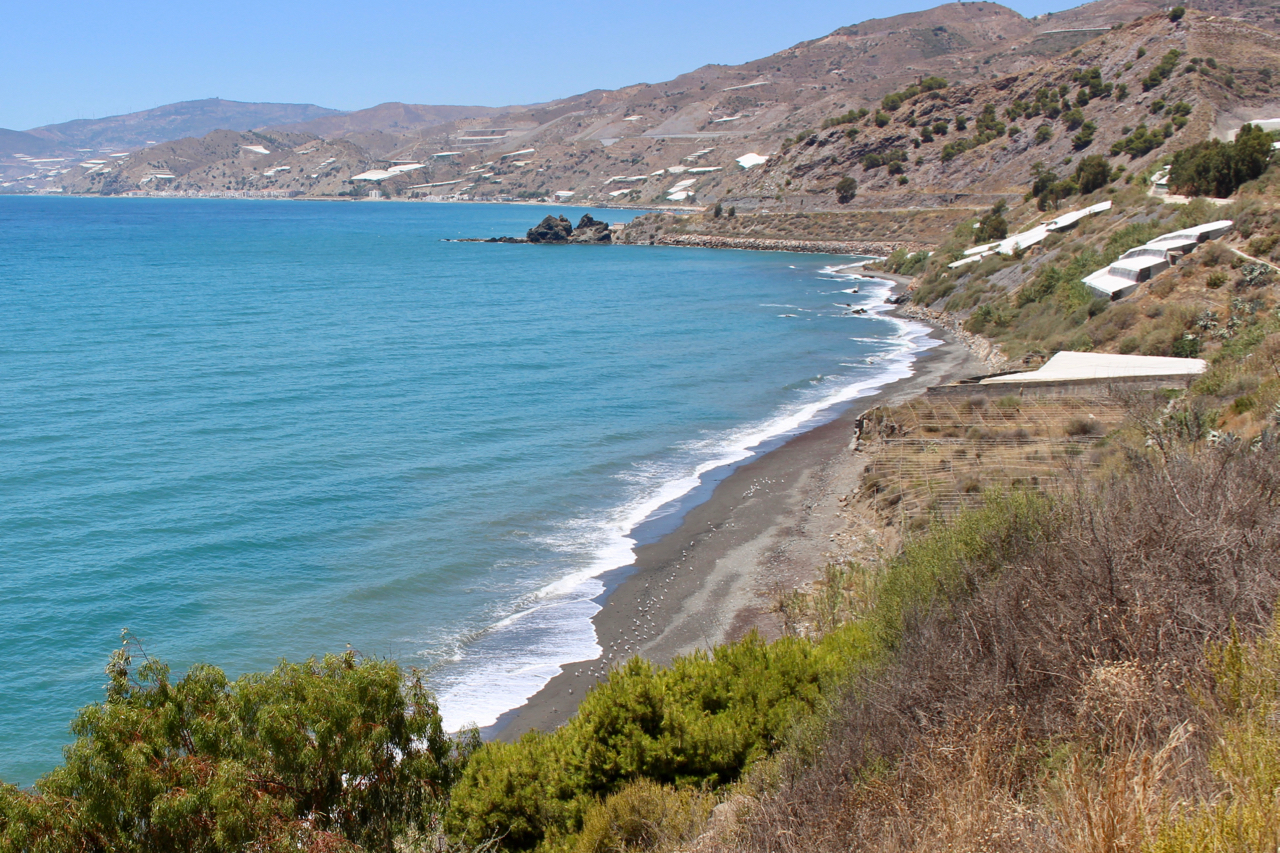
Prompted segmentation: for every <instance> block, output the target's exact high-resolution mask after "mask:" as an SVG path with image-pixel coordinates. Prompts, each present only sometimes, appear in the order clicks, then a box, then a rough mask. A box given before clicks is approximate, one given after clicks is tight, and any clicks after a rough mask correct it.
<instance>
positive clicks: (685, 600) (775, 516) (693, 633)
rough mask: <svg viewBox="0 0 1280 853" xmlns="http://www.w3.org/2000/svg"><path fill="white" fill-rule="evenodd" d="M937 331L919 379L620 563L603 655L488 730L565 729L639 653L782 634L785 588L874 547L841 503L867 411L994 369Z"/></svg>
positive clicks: (822, 429) (739, 476)
mask: <svg viewBox="0 0 1280 853" xmlns="http://www.w3.org/2000/svg"><path fill="white" fill-rule="evenodd" d="M932 336H933V337H934V338H935V339H939V340H941V341H942V342H941V343H940V344H938V345H937V346H935V347H933V348H932V349H929V350H927V351H925V352H924V353H923V354H922V355H921V356H919V357H918V358H917V359H916V361H915V363H914V365H913V369H914V374H913V375H912V376H910V377H908V378H905V379H902V380H899V381H897V382H894V383H892V384H891V385H888V386H886V387H885V388H884V389H882V390H881V391H879V392H877V393H875V394H872V395H870V396H867V397H864V398H860V399H858V400H855V401H853V403H852V404H851V405H850V407H849V408H848V409H847V410H846V411H845V412H844V413H843V414H841V415H840V416H839V417H837V418H836V419H834V420H832V421H829V422H828V423H825V424H823V425H821V426H818V427H815V428H814V429H811V430H809V431H808V432H804V433H801V434H800V435H797V436H795V437H794V438H792V439H790V440H789V441H787V442H786V443H785V444H783V445H782V446H780V447H778V448H776V449H774V450H771V451H769V452H768V453H765V454H763V455H761V456H759V457H757V458H756V459H754V460H752V461H750V462H747V463H745V464H743V465H741V466H740V467H738V468H736V469H735V470H733V471H732V473H730V474H729V476H728V477H726V478H725V479H724V480H723V481H721V482H720V483H719V484H718V485H717V486H716V487H715V488H714V490H713V491H712V493H711V496H710V497H709V498H708V499H707V500H705V501H704V502H702V503H700V504H698V505H697V506H694V507H693V508H692V509H690V510H689V511H688V512H687V514H686V515H685V516H684V518H683V520H682V521H681V523H680V526H679V527H678V528H677V529H676V530H675V531H673V532H671V533H668V534H667V535H665V536H663V537H661V538H660V539H657V540H656V541H653V542H650V543H648V544H643V545H641V546H639V547H638V548H637V549H636V560H635V563H634V565H633V566H632V567H629V568H628V569H625V570H620V572H622V577H623V579H622V580H621V582H620V583H618V582H616V581H614V582H612V583H609V586H610V590H609V591H608V592H606V593H605V596H604V598H603V599H602V601H601V604H602V607H603V609H602V610H601V611H600V612H599V613H597V614H596V616H595V618H594V622H595V626H596V635H597V637H598V638H599V642H600V645H601V646H602V647H603V648H604V654H603V656H602V657H601V658H598V659H596V660H591V661H583V662H580V663H576V664H570V665H567V666H564V667H562V668H561V673H560V674H559V675H558V676H556V677H555V678H553V679H552V680H551V681H550V682H548V683H547V684H546V686H544V687H543V688H542V690H540V691H539V692H538V693H537V694H536V695H534V696H533V697H532V698H531V699H530V700H529V701H528V702H526V703H525V704H524V705H522V706H521V707H519V708H516V709H514V710H512V711H510V712H508V713H507V714H505V715H503V717H502V718H501V719H499V720H498V722H497V723H496V724H495V725H494V726H493V727H491V728H490V729H489V730H488V731H487V732H486V734H488V735H489V736H492V737H496V738H499V739H502V740H515V739H517V738H518V737H519V736H520V735H522V734H524V733H525V732H528V731H534V730H537V731H550V730H552V729H554V728H556V727H557V726H560V725H562V724H563V723H564V722H565V721H567V720H568V719H569V717H570V716H571V715H572V714H573V712H574V711H575V710H576V708H577V706H578V702H579V701H581V699H582V697H583V696H584V695H585V693H586V692H587V691H588V690H589V689H590V687H591V686H592V685H593V684H594V683H595V682H596V681H598V680H600V679H601V678H602V677H603V676H605V675H607V673H608V672H609V670H610V669H611V668H612V667H615V666H617V665H619V664H621V663H622V662H624V661H626V660H627V659H629V658H631V657H634V656H636V655H639V656H641V657H644V658H647V659H649V660H651V661H654V662H655V663H658V664H667V663H670V661H671V660H672V658H674V657H676V656H678V655H681V654H686V653H688V652H691V651H693V650H695V649H698V648H702V649H707V650H710V649H712V648H714V647H715V646H717V645H719V644H721V643H725V642H731V641H733V640H736V639H738V638H740V637H742V636H744V635H746V634H747V633H748V632H749V631H750V630H751V629H752V628H754V629H756V630H758V631H759V632H760V633H761V634H762V635H763V636H765V637H766V638H774V637H777V636H779V635H780V634H781V631H782V624H781V620H780V618H779V616H778V614H777V607H776V602H777V601H778V599H779V595H780V594H781V593H784V592H786V591H790V590H793V589H797V588H801V587H803V586H805V585H807V584H810V583H812V582H813V581H814V580H815V579H816V578H818V577H820V576H821V573H822V569H823V567H824V566H825V565H826V564H827V563H829V562H831V561H833V560H840V559H847V558H850V557H858V556H866V552H867V551H869V550H874V548H875V541H874V539H875V537H874V531H872V530H871V529H870V524H871V522H870V520H869V519H860V518H856V517H851V514H850V513H848V512H847V511H846V509H845V508H844V506H843V505H842V503H841V498H842V497H843V496H845V495H849V494H852V493H854V492H856V491H857V489H858V486H859V481H860V478H861V474H862V469H863V467H864V465H865V462H864V461H863V460H862V459H861V454H860V453H859V452H858V451H857V449H856V443H857V422H858V419H859V417H860V416H861V414H862V413H863V412H866V411H867V410H868V409H872V408H874V407H876V406H882V405H896V404H898V403H901V402H904V401H906V400H908V399H911V398H912V397H915V396H917V395H919V394H920V393H922V392H923V391H924V389H925V388H927V387H929V386H930V385H939V384H943V383H945V382H950V381H953V380H955V379H959V378H963V377H967V376H977V375H981V374H983V373H986V372H988V370H987V369H986V368H985V366H984V365H983V364H982V362H981V361H980V360H979V359H978V358H976V357H975V356H974V355H973V354H972V353H970V351H969V350H968V349H966V348H965V346H964V345H963V344H962V343H961V342H960V341H958V340H957V339H956V338H955V337H954V336H953V335H952V334H951V333H949V332H946V331H943V330H935V331H934V332H933V333H932ZM606 581H607V582H608V581H609V579H608V578H606Z"/></svg>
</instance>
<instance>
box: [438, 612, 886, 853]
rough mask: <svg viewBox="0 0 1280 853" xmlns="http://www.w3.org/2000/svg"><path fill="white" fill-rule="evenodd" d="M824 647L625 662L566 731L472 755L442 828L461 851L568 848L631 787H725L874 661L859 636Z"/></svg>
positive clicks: (786, 644)
mask: <svg viewBox="0 0 1280 853" xmlns="http://www.w3.org/2000/svg"><path fill="white" fill-rule="evenodd" d="M850 630H852V631H854V632H855V633H856V632H857V631H859V630H861V629H859V628H857V626H853V627H852V628H851V629H850ZM830 640H831V641H830V642H826V641H824V642H823V643H818V644H814V643H811V642H809V641H807V640H801V639H795V638H784V639H782V640H778V641H776V642H773V643H768V644H766V643H765V642H763V641H761V640H760V639H759V638H758V637H755V636H754V635H752V636H750V637H748V638H747V639H745V640H743V641H741V642H739V643H735V644H733V645H728V646H721V647H719V648H717V649H716V650H715V652H714V653H713V654H706V653H703V652H695V653H694V654H692V655H688V656H685V657H681V658H678V659H677V660H676V661H675V662H674V663H673V664H672V665H671V667H670V668H666V669H660V668H658V667H655V666H654V665H653V664H651V663H649V662H648V661H644V660H640V659H638V658H636V659H632V660H631V661H630V662H628V663H627V664H626V665H625V666H624V667H623V668H622V669H621V670H619V671H617V672H615V673H614V674H613V675H612V676H611V677H610V678H609V680H608V681H607V682H604V683H602V684H601V685H599V686H597V687H596V688H595V689H594V690H593V691H592V692H591V693H590V694H589V695H588V696H587V698H586V699H585V700H583V703H582V705H581V706H580V707H579V709H578V712H577V715H576V716H575V717H574V718H573V719H572V720H570V721H569V722H568V723H567V724H566V725H565V726H564V727H562V728H560V729H558V730H556V731H555V732H553V733H551V734H542V733H530V734H528V735H525V736H524V738H522V739H521V740H520V741H519V742H517V743H514V744H503V743H496V742H495V743H488V744H486V745H485V746H484V748H483V749H481V750H479V751H478V752H476V753H475V754H474V755H473V756H472V757H471V761H470V763H469V764H468V766H467V768H466V771H465V774H464V775H463V777H462V779H461V780H460V782H459V783H458V785H456V786H455V787H454V791H453V797H452V802H451V804H450V809H449V813H448V815H447V817H446V827H447V828H448V829H449V831H450V834H456V835H457V836H460V837H462V838H463V839H464V840H466V841H467V842H470V843H481V842H484V841H486V840H488V839H490V838H499V837H500V838H501V839H502V846H503V849H507V850H528V849H533V848H535V847H538V846H539V845H540V844H543V843H544V842H552V843H553V845H554V843H556V842H557V841H566V840H568V839H569V838H570V837H571V836H572V835H573V834H574V833H577V832H578V831H579V830H580V829H581V828H582V826H583V820H584V816H585V815H586V814H587V812H588V811H589V810H590V809H591V807H592V806H594V805H595V804H597V803H598V802H599V801H600V800H601V799H603V798H605V797H607V796H609V795H610V794H613V793H615V792H617V791H620V790H622V789H623V788H624V787H626V785H627V784H628V783H630V782H634V781H637V780H649V781H650V782H653V783H657V784H662V785H674V786H676V787H677V788H680V789H691V788H692V789H698V788H702V787H704V786H711V787H712V788H715V787H718V786H720V785H724V784H726V783H729V782H733V781H735V780H736V779H737V778H738V777H739V776H740V775H741V774H742V772H743V770H744V769H746V768H747V767H748V766H749V765H750V764H751V763H752V762H754V761H755V760H757V759H759V758H763V757H765V756H767V755H769V754H771V753H772V752H773V751H774V750H776V749H777V748H778V747H779V746H781V744H782V741H783V738H784V737H785V735H786V734H787V733H788V732H789V731H790V729H791V727H792V726H793V725H794V724H795V722H796V720H797V719H799V718H800V717H801V716H803V715H804V714H806V713H808V712H810V711H811V710H812V708H813V707H814V705H815V704H816V703H817V702H818V700H819V695H820V688H821V686H822V685H823V684H824V683H826V682H829V681H830V680H831V679H832V678H839V677H840V675H841V674H842V673H844V672H845V671H846V670H847V668H848V667H849V666H850V665H851V664H852V663H853V662H854V661H855V660H858V659H862V658H867V657H870V656H872V655H874V652H873V649H874V648H875V644H873V643H870V642H866V638H865V637H864V638H862V640H861V641H859V640H858V639H856V638H854V637H853V636H851V635H850V634H848V633H847V632H846V633H845V634H841V635H840V637H839V639H838V640H837V639H836V638H835V637H834V635H833V637H832V638H830Z"/></svg>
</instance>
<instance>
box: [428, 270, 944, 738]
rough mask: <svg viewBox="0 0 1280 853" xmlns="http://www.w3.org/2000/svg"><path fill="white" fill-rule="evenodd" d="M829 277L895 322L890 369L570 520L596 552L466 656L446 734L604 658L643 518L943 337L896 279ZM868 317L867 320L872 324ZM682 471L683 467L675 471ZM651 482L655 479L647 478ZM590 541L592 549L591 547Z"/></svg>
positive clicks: (450, 696)
mask: <svg viewBox="0 0 1280 853" xmlns="http://www.w3.org/2000/svg"><path fill="white" fill-rule="evenodd" d="M820 273H822V274H825V275H829V276H838V277H840V279H841V280H843V281H850V282H856V283H857V284H858V285H859V289H860V295H862V296H864V298H863V299H861V300H859V301H860V302H862V303H864V306H865V307H866V308H867V309H868V313H867V315H865V317H875V318H877V319H879V320H882V321H888V322H891V323H893V324H894V326H895V327H896V334H894V335H892V336H891V337H889V338H880V339H878V340H880V341H884V342H888V343H890V344H896V346H894V348H893V349H891V350H890V351H889V352H888V353H885V354H883V355H881V356H880V357H879V358H880V361H879V362H877V364H878V366H880V367H881V370H879V371H877V374H876V375H875V376H872V377H863V378H861V379H858V380H857V381H853V382H849V383H847V384H844V385H841V386H839V387H837V388H834V389H832V390H831V391H830V392H829V393H827V394H825V395H823V396H821V397H820V398H818V399H815V400H809V401H805V402H803V403H800V404H796V405H793V406H791V407H789V408H788V409H787V410H785V411H782V412H780V413H778V414H777V415H775V416H773V417H771V418H768V419H767V420H764V421H762V422H758V423H755V424H747V425H744V426H742V427H740V428H738V429H735V430H730V431H729V432H727V433H722V434H720V435H718V436H716V437H714V438H711V439H706V440H703V441H695V442H688V443H686V444H685V445H684V446H683V447H682V448H680V450H682V451H683V453H684V454H688V455H690V456H692V457H693V460H690V461H686V462H681V463H674V462H673V463H669V464H668V466H665V467H663V468H662V469H661V470H659V471H655V472H653V473H651V474H650V475H648V476H642V477H640V480H641V485H640V488H639V490H638V493H637V494H635V496H634V497H633V498H632V499H631V500H629V501H626V502H624V503H622V504H620V505H618V506H617V507H615V508H613V509H612V510H609V511H607V512H606V513H604V515H603V517H600V516H597V517H595V518H581V519H576V520H573V521H570V522H568V523H567V524H566V525H565V527H564V530H563V534H562V536H563V538H559V541H557V542H555V543H554V544H555V545H556V546H557V547H558V548H559V549H560V550H562V551H571V552H572V551H577V552H579V553H582V552H583V551H586V552H587V553H588V554H589V557H588V559H586V561H585V564H584V565H583V566H582V568H580V569H578V570H576V571H572V572H570V573H568V574H566V575H564V576H563V577H560V578H558V579H556V580H554V581H552V582H551V583H548V584H546V585H545V586H543V587H542V588H541V589H539V590H537V591H536V592H535V593H533V595H532V596H531V597H530V598H527V599H526V606H525V607H523V608H522V609H519V610H517V611H516V612H514V613H511V614H509V615H507V616H506V617H504V618H503V619H501V620H500V621H498V622H497V623H495V624H494V625H493V626H491V627H490V628H489V629H487V630H485V631H483V632H481V634H480V636H479V637H477V638H476V639H475V640H474V641H473V642H472V643H470V644H468V646H469V647H468V649H467V650H466V652H465V653H464V655H463V661H462V663H463V664H464V665H465V666H466V670H467V673H466V675H465V677H462V678H460V679H459V680H458V681H456V682H454V683H453V684H451V685H449V686H448V687H447V688H446V689H445V690H444V691H442V692H441V694H440V709H441V714H442V716H443V717H444V724H445V728H446V729H448V730H451V731H456V730H458V729H460V728H462V727H463V726H466V725H477V726H480V727H485V726H490V725H493V724H494V723H495V722H497V720H498V718H499V717H501V716H502V715H503V714H504V713H506V712H507V711H510V710H511V709H513V708H516V707H518V706H520V705H521V704H523V703H524V702H526V701H528V700H529V698H531V697H532V696H533V695H534V694H535V693H537V692H538V691H539V690H541V689H542V687H543V686H545V685H546V684H547V682H549V681H550V680H551V679H552V678H554V677H555V676H556V675H558V674H559V673H560V667H561V666H562V665H567V664H571V663H576V662H579V661H585V660H594V659H596V658H598V657H599V656H600V655H601V654H602V652H603V649H602V648H601V647H600V645H599V642H598V639H597V637H596V633H595V625H594V623H593V622H592V621H591V620H592V618H593V617H594V616H595V615H596V613H598V612H599V611H600V606H599V605H598V604H596V603H595V601H594V599H596V598H597V597H598V596H599V595H600V594H601V593H603V592H604V590H605V585H604V582H603V580H602V579H601V578H602V576H603V575H604V574H605V573H607V572H610V571H613V570H614V569H619V568H622V567H625V566H628V565H631V564H632V562H634V558H635V547H636V539H635V530H636V528H637V527H639V526H640V525H641V524H642V523H643V522H645V521H646V520H649V519H651V518H656V517H660V516H661V515H662V514H663V512H664V511H666V512H668V513H669V512H673V511H675V509H674V507H675V505H676V502H677V501H679V500H680V499H681V498H683V497H684V496H686V495H688V494H689V493H690V492H692V491H693V490H694V489H696V488H698V487H699V486H700V485H701V484H702V482H703V478H704V477H705V476H706V475H707V474H709V473H711V472H713V471H715V470H717V469H720V468H723V467H725V466H728V465H734V464H736V463H740V462H742V461H743V460H746V459H749V458H751V457H752V456H754V455H756V454H757V453H758V452H759V449H760V447H761V446H762V445H764V444H766V443H769V442H773V441H775V440H778V439H781V438H783V437H786V436H788V435H791V434H795V433H799V432H802V431H804V430H805V429H808V428H812V427H814V426H817V425H818V423H819V422H821V421H822V420H823V419H824V415H828V414H830V415H832V416H833V415H834V412H833V411H832V410H833V409H835V407H837V406H841V405H842V404H845V403H848V402H850V401H853V400H856V399H857V398H859V397H864V396H868V395H870V394H872V393H875V392H876V391H878V390H880V389H881V388H883V387H884V386H886V385H889V384H890V383H892V382H896V381H898V380H900V379H905V378H907V377H909V376H911V375H912V374H913V373H914V362H915V358H916V356H918V355H919V354H920V353H921V352H923V351H924V350H926V349H929V348H930V347H933V346H936V345H937V343H938V342H937V341H936V340H934V339H932V338H929V337H928V333H929V327H927V326H925V325H924V324H922V323H918V322H916V321H913V320H907V319H903V318H898V317H889V316H885V315H886V314H887V313H888V312H889V311H891V310H892V306H890V305H888V304H886V303H885V302H884V297H885V296H886V295H887V294H888V293H889V292H890V291H891V289H892V287H893V284H892V282H889V281H886V280H884V279H877V278H873V277H869V276H867V275H866V274H859V273H857V272H853V271H851V270H850V268H849V267H848V266H843V267H826V268H823V269H822V270H820ZM865 317H864V319H865ZM672 465H678V468H677V470H672V469H671V466H672ZM646 481H647V482H646ZM586 543H590V545H589V546H588V547H586V548H584V547H583V546H584V544H586Z"/></svg>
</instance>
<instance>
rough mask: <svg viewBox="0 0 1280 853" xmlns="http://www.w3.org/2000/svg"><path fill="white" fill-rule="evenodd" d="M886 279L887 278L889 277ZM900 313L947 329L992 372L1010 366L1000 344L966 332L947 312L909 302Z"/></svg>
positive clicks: (901, 307)
mask: <svg viewBox="0 0 1280 853" xmlns="http://www.w3.org/2000/svg"><path fill="white" fill-rule="evenodd" d="M877 275H882V276H883V275H884V273H877ZM885 277H886V278H887V277H888V276H885ZM895 278H897V277H896V276H895ZM898 312H899V313H900V314H902V315H903V316H904V317H911V318H913V319H916V320H923V321H924V322H926V323H928V324H929V325H931V326H933V327H935V328H940V329H945V330H946V331H948V332H950V333H951V335H952V337H953V338H954V339H955V340H956V341H959V342H960V343H961V344H963V345H964V347H965V348H966V349H968V350H969V352H971V353H973V354H974V356H976V357H977V358H978V359H979V360H980V361H981V362H982V363H983V364H984V365H986V366H987V367H988V368H990V369H991V370H992V371H1000V370H1005V369H1007V368H1008V367H1009V366H1010V361H1009V359H1008V358H1007V357H1006V356H1005V354H1004V353H1002V352H1000V345H999V344H995V343H992V342H991V341H989V340H987V339H986V338H984V337H982V336H981V335H975V334H974V333H973V332H967V331H965V329H964V326H963V325H961V323H960V320H959V319H958V318H956V317H955V316H954V315H952V314H949V313H947V312H946V311H935V310H933V309H932V308H925V307H924V306H923V305H912V304H911V303H909V302H908V303H906V304H904V305H901V306H899V308H898Z"/></svg>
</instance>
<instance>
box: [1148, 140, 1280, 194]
mask: <svg viewBox="0 0 1280 853" xmlns="http://www.w3.org/2000/svg"><path fill="white" fill-rule="evenodd" d="M1270 163H1271V135H1270V134H1269V133H1267V132H1266V131H1264V130H1263V129H1262V128H1260V127H1257V126H1255V125H1252V124H1246V125H1245V126H1244V127H1242V128H1241V129H1240V132H1239V133H1238V134H1237V135H1236V138H1235V141H1234V142H1221V141H1219V140H1217V139H1213V140H1210V141H1208V142H1198V143H1196V144H1195V145H1192V146H1190V147H1188V148H1184V149H1183V150H1181V151H1179V152H1178V153H1177V154H1175V155H1173V164H1172V166H1170V169H1169V186H1170V188H1171V189H1173V190H1175V191H1176V192H1179V193H1182V194H1184V195H1193V196H1200V195H1207V196H1214V197H1216V198H1227V197H1228V196H1230V195H1231V194H1232V193H1234V192H1235V191H1236V189H1238V188H1239V186H1240V185H1241V184H1243V183H1245V182H1246V181H1252V180H1254V179H1255V178H1258V177H1260V176H1261V175H1262V173H1263V172H1265V171H1266V170H1267V166H1269V165H1270Z"/></svg>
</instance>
